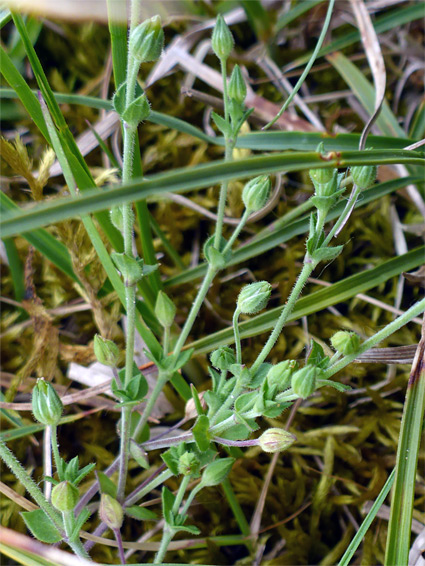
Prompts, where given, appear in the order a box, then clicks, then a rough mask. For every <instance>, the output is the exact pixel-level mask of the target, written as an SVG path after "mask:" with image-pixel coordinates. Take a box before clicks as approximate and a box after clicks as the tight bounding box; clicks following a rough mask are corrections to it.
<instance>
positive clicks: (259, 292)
mask: <svg viewBox="0 0 425 566" xmlns="http://www.w3.org/2000/svg"><path fill="white" fill-rule="evenodd" d="M271 292H272V286H271V285H270V283H267V281H257V282H256V283H250V284H249V285H245V287H242V290H241V292H240V293H239V297H238V302H237V308H238V310H239V311H240V312H241V313H243V314H256V313H257V312H259V311H261V310H262V309H264V308H265V306H266V305H267V303H268V300H269V298H270V294H271Z"/></svg>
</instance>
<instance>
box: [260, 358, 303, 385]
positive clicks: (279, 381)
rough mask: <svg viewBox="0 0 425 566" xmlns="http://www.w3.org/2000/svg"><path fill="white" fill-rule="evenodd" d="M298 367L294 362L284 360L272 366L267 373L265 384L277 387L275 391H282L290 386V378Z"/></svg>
mask: <svg viewBox="0 0 425 566" xmlns="http://www.w3.org/2000/svg"><path fill="white" fill-rule="evenodd" d="M297 367H298V364H297V362H296V361H295V360H285V361H284V362H279V363H278V364H276V365H275V366H272V367H271V368H270V370H269V372H268V373H267V383H268V385H269V387H274V386H276V387H277V391H278V392H280V391H284V390H285V389H287V388H288V387H290V386H291V376H292V374H293V372H294V370H295V369H296V368H297Z"/></svg>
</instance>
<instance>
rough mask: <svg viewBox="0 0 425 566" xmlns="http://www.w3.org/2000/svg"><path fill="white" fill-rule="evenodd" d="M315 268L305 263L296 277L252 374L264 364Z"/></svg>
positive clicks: (312, 264) (252, 368)
mask: <svg viewBox="0 0 425 566" xmlns="http://www.w3.org/2000/svg"><path fill="white" fill-rule="evenodd" d="M314 268H315V264H314V263H305V264H304V266H303V268H302V270H301V273H300V275H299V277H298V280H297V282H296V283H295V286H294V288H293V289H292V292H291V294H290V295H289V298H288V300H287V302H286V304H285V306H284V307H283V309H282V312H281V314H280V316H279V318H278V321H277V323H276V325H275V327H274V329H273V331H272V333H271V334H270V336H269V339H268V340H267V342H266V343H265V344H264V346H263V349H262V350H261V352H260V353H259V355H258V357H257V359H256V360H255V362H254V363H253V365H252V367H251V370H252V372H253V373H255V372H256V371H257V370H258V368H259V367H260V365H261V364H262V363H263V362H264V360H265V359H266V358H267V356H268V355H269V353H270V351H271V349H272V348H273V346H274V345H275V343H276V341H277V339H278V337H279V334H280V333H281V332H282V328H283V327H284V326H285V323H286V321H287V320H288V317H289V315H290V314H291V312H292V310H293V308H294V306H295V303H296V302H297V300H298V298H299V296H300V294H301V291H302V290H303V287H304V285H305V284H306V283H307V279H308V278H309V277H310V275H311V273H312V271H313V269H314Z"/></svg>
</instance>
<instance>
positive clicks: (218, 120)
mask: <svg viewBox="0 0 425 566" xmlns="http://www.w3.org/2000/svg"><path fill="white" fill-rule="evenodd" d="M211 118H212V119H213V120H214V124H215V125H216V126H217V128H218V129H219V130H220V132H221V133H222V134H223V136H229V134H230V127H229V124H228V123H227V122H226V120H225V119H224V118H222V117H221V116H219V115H218V114H217V113H216V112H211Z"/></svg>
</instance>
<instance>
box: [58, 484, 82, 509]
mask: <svg viewBox="0 0 425 566" xmlns="http://www.w3.org/2000/svg"><path fill="white" fill-rule="evenodd" d="M78 498H79V493H78V489H77V488H76V487H75V485H73V484H72V483H71V482H69V481H62V482H61V483H58V485H55V487H54V488H53V489H52V505H53V507H54V508H55V509H57V510H58V511H73V509H74V508H75V506H76V505H77V503H78Z"/></svg>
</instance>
